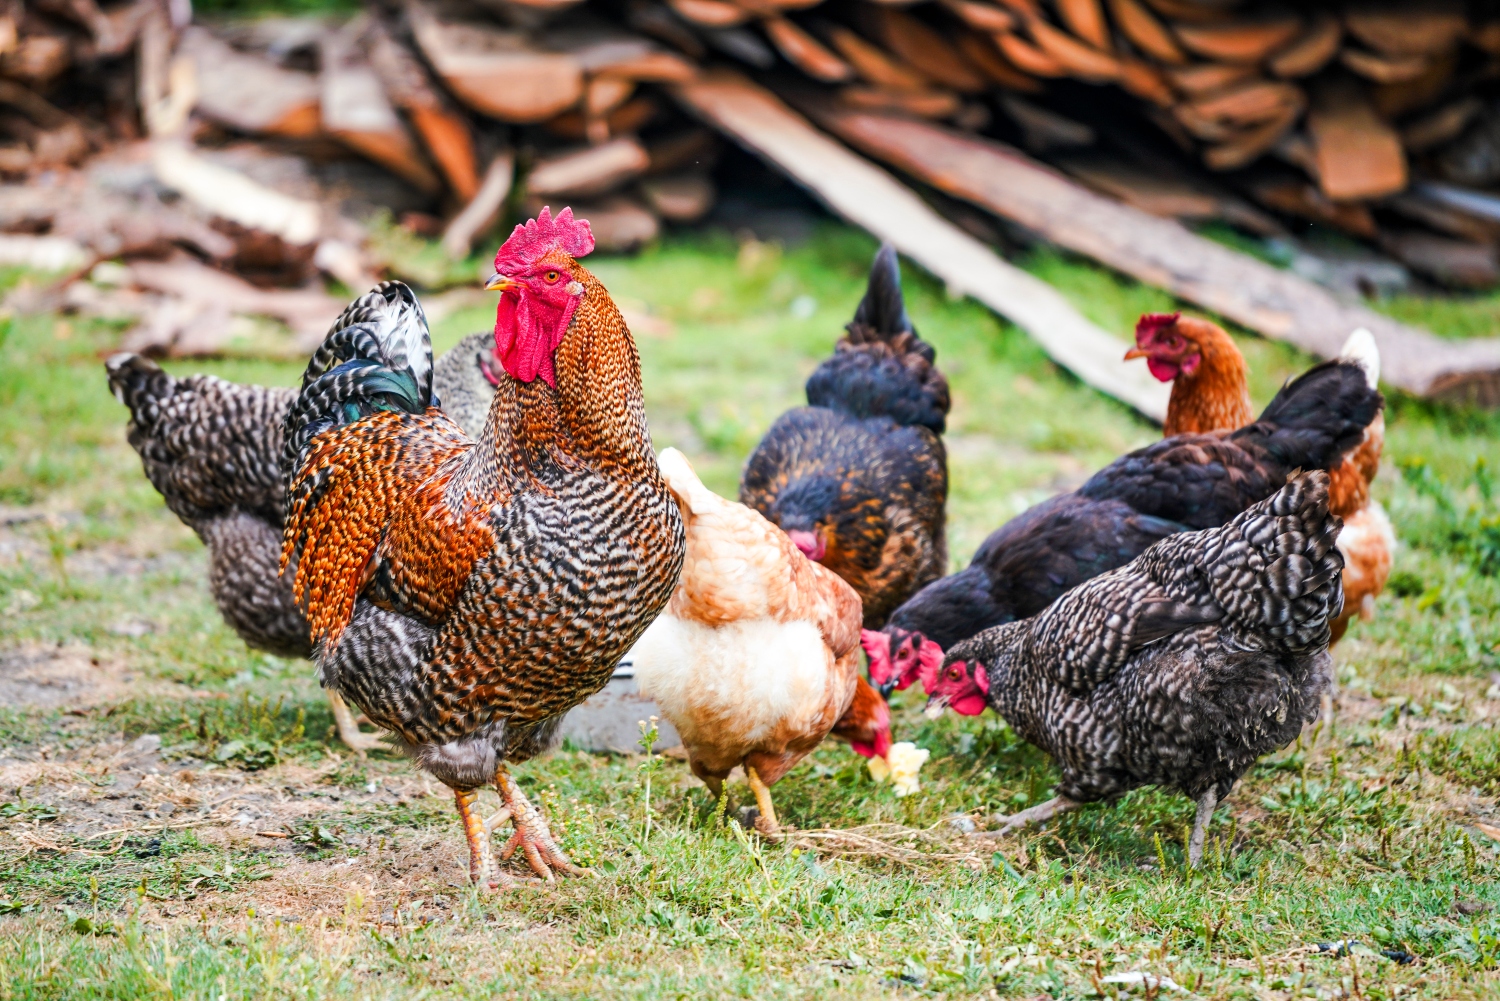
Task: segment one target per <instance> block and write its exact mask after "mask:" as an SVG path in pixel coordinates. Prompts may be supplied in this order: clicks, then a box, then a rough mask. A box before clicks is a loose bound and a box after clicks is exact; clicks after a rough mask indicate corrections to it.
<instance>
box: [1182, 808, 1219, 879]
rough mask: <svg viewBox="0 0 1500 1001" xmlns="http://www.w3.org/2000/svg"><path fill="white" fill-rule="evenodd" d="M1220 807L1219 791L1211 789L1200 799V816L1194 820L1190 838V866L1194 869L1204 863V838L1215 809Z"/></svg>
mask: <svg viewBox="0 0 1500 1001" xmlns="http://www.w3.org/2000/svg"><path fill="white" fill-rule="evenodd" d="M1218 805H1219V790H1218V789H1213V788H1211V789H1209V790H1208V792H1206V793H1204V794H1203V795H1202V796H1199V797H1198V815H1197V816H1196V817H1194V818H1193V833H1192V835H1191V836H1190V837H1189V838H1188V865H1189V866H1190V867H1192V868H1194V869H1196V868H1198V864H1199V863H1200V862H1202V861H1203V836H1204V834H1205V833H1207V831H1208V822H1209V821H1210V820H1212V819H1213V815H1214V807H1216V806H1218Z"/></svg>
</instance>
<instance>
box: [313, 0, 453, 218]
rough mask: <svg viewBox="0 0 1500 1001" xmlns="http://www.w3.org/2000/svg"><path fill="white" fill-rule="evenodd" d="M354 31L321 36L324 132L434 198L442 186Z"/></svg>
mask: <svg viewBox="0 0 1500 1001" xmlns="http://www.w3.org/2000/svg"><path fill="white" fill-rule="evenodd" d="M359 27H360V25H359V22H358V21H356V22H353V23H351V24H350V25H349V26H348V27H347V28H345V29H344V30H342V31H338V32H333V33H331V34H329V35H327V36H325V37H324V39H323V41H322V45H321V46H320V50H321V62H322V67H323V71H322V74H321V75H320V77H319V86H320V97H321V99H322V104H321V108H322V119H323V129H324V131H326V132H327V133H328V134H329V135H331V136H333V137H334V138H335V139H338V140H339V141H340V142H342V143H343V144H344V145H346V146H348V147H350V148H351V149H353V150H355V151H356V152H359V153H362V154H364V155H365V156H366V157H369V158H370V159H371V160H373V161H375V162H376V163H378V164H380V165H381V166H382V167H384V168H386V169H387V170H389V171H390V172H391V173H393V174H395V175H396V176H397V177H400V178H402V179H403V180H405V181H406V182H408V183H409V184H411V185H412V186H413V187H415V188H416V189H417V190H418V191H421V192H424V193H426V194H429V195H431V194H436V193H437V192H438V191H439V190H441V189H442V182H440V181H439V180H438V179H437V175H436V174H434V173H433V172H432V168H430V167H429V166H428V165H427V163H426V161H425V160H424V159H423V158H422V154H421V153H420V152H419V151H418V149H417V144H416V141H415V140H414V139H413V138H412V135H411V133H410V132H408V131H407V129H406V125H405V123H403V122H402V121H401V119H400V117H399V116H398V115H397V114H396V109H395V108H394V107H393V106H392V105H391V100H390V98H389V97H387V96H386V92H385V88H384V86H382V84H381V80H380V77H379V76H378V75H376V73H375V70H374V68H373V67H372V66H371V65H370V64H369V63H368V62H366V61H365V59H364V56H363V55H362V54H361V53H360V52H359V50H358V48H357V46H356V42H355V35H356V34H357V32H358V30H359Z"/></svg>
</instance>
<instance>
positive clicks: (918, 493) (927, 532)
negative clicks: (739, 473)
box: [740, 244, 949, 629]
mask: <svg viewBox="0 0 1500 1001" xmlns="http://www.w3.org/2000/svg"><path fill="white" fill-rule="evenodd" d="M846 329H847V331H848V333H847V334H846V335H845V336H844V338H843V339H841V340H840V341H839V342H838V344H837V345H836V346H835V348H834V353H833V357H831V358H829V359H828V360H826V361H824V362H823V363H822V364H821V365H819V366H818V368H817V369H816V370H815V371H814V372H813V374H812V375H811V377H809V378H808V380H807V402H808V405H807V406H805V407H798V408H797V409H795V410H789V411H787V412H786V413H784V414H782V415H781V416H780V417H779V418H777V420H776V423H775V424H773V425H771V428H770V430H769V431H767V432H766V436H765V437H764V438H763V439H761V442H760V444H759V445H758V446H756V449H755V451H754V452H753V453H752V454H751V456H750V458H749V460H748V461H746V463H745V471H744V475H743V477H742V478H741V480H740V501H741V503H743V504H746V505H748V506H750V507H752V508H754V509H755V510H757V511H759V512H760V513H761V514H763V515H765V516H766V517H767V518H769V519H770V520H771V521H773V522H775V523H776V525H778V526H779V527H780V528H781V529H782V531H784V532H786V533H787V534H788V535H789V536H790V537H791V539H792V541H793V542H794V543H796V544H797V547H798V548H799V549H801V550H802V552H803V553H804V554H805V555H806V556H807V558H808V559H810V560H814V561H815V562H818V563H821V564H822V565H823V566H825V567H827V568H828V569H830V570H832V571H833V572H834V573H836V574H838V575H839V576H840V577H842V578H843V579H844V580H845V581H847V582H848V583H849V585H850V586H851V587H853V588H854V590H855V592H856V593H857V594H858V595H859V597H860V600H861V602H862V603H863V607H864V623H865V626H866V627H868V628H872V629H873V628H879V627H880V626H882V625H884V624H885V620H886V617H887V616H888V615H890V613H891V610H892V609H893V608H895V607H896V606H897V605H899V604H901V602H903V601H905V600H906V599H907V598H908V597H909V596H910V595H911V594H912V593H913V592H915V591H916V590H917V589H918V588H920V587H922V585H924V584H926V583H928V582H929V581H933V580H936V579H937V578H939V577H941V576H942V575H943V572H944V571H945V570H946V569H947V564H948V545H947V540H946V536H945V534H944V509H945V506H946V505H947V501H948V457H947V453H946V451H945V450H944V448H943V440H942V438H941V437H940V436H941V435H942V433H943V430H944V428H945V426H946V424H947V417H948V405H949V398H948V381H947V380H946V379H945V378H944V377H943V374H942V373H941V372H939V371H938V369H937V367H936V366H935V365H934V364H933V360H934V359H935V358H936V352H935V351H934V350H933V348H932V346H931V345H930V344H928V343H927V342H925V341H923V340H922V339H921V338H920V337H918V336H917V332H916V329H915V328H914V327H913V326H912V323H911V320H910V319H908V318H907V315H906V306H905V302H904V300H903V298H902V295H901V269H900V264H899V262H898V261H897V258H896V251H895V250H894V249H893V248H892V247H891V246H890V245H889V244H887V245H885V246H883V247H881V248H880V252H879V253H878V254H876V255H875V263H874V265H873V266H872V267H871V268H870V281H869V285H868V287H867V288H866V290H865V296H864V299H863V300H861V302H860V304H859V308H858V309H857V310H856V311H855V313H854V320H853V321H852V322H851V323H850V324H849V326H848V327H847V328H846Z"/></svg>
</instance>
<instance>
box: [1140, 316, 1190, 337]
mask: <svg viewBox="0 0 1500 1001" xmlns="http://www.w3.org/2000/svg"><path fill="white" fill-rule="evenodd" d="M1180 319H1182V314H1181V313H1142V314H1141V318H1140V319H1139V320H1137V321H1136V324H1135V342H1136V343H1137V344H1139V343H1140V342H1141V339H1142V338H1146V339H1149V338H1150V337H1151V335H1152V334H1154V333H1156V332H1157V331H1158V330H1160V329H1162V328H1163V327H1170V326H1171V325H1172V324H1174V323H1176V322H1177V321H1178V320H1180Z"/></svg>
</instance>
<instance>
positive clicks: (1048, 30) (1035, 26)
mask: <svg viewBox="0 0 1500 1001" xmlns="http://www.w3.org/2000/svg"><path fill="white" fill-rule="evenodd" d="M1026 28H1027V30H1028V31H1029V32H1030V33H1031V40H1032V41H1033V42H1035V43H1036V47H1037V48H1038V49H1040V50H1041V51H1042V52H1044V53H1046V54H1047V56H1049V57H1050V58H1051V59H1052V60H1053V61H1054V62H1056V63H1057V64H1058V65H1060V66H1062V67H1063V68H1064V69H1066V70H1067V71H1068V72H1069V73H1070V74H1072V75H1073V76H1076V77H1078V78H1079V79H1080V80H1088V81H1090V82H1092V83H1108V82H1110V81H1113V80H1118V79H1119V78H1120V61H1119V60H1118V59H1116V58H1115V57H1114V56H1112V55H1109V54H1108V53H1104V52H1100V51H1099V50H1098V49H1095V48H1092V47H1090V46H1088V45H1085V44H1084V43H1082V42H1080V41H1079V40H1078V39H1076V38H1074V37H1073V36H1072V35H1070V34H1068V33H1067V32H1066V31H1060V30H1058V29H1057V28H1054V27H1053V26H1052V25H1050V24H1048V23H1047V22H1046V21H1043V20H1042V19H1041V18H1035V19H1034V20H1031V21H1029V22H1027V25H1026Z"/></svg>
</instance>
